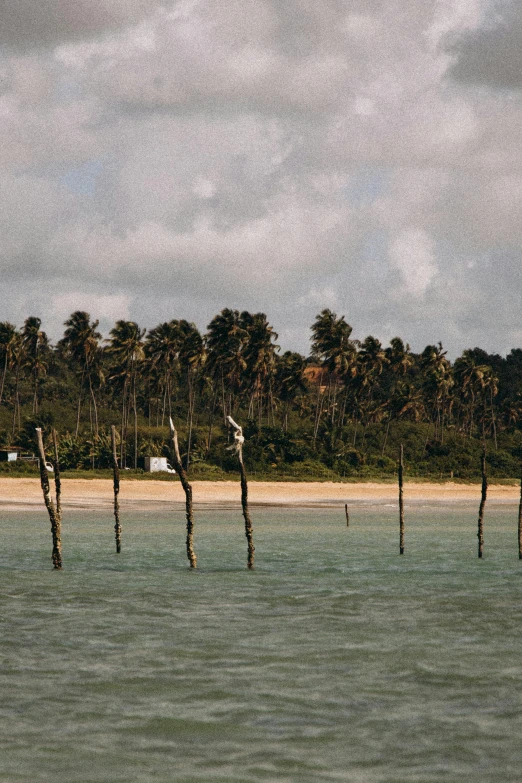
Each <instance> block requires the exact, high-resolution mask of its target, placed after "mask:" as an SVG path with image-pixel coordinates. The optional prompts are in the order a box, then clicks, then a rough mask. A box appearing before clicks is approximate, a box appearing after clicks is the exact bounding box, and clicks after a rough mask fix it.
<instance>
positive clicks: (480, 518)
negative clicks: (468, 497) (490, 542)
mask: <svg viewBox="0 0 522 783" xmlns="http://www.w3.org/2000/svg"><path fill="white" fill-rule="evenodd" d="M480 468H481V473H482V493H481V497H480V506H479V516H478V532H477V538H478V556H479V557H482V553H483V550H484V506H485V505H486V497H487V494H488V477H487V475H486V449H485V447H484V449H483V450H482V457H481V459H480Z"/></svg>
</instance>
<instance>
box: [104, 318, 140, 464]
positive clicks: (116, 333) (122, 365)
mask: <svg viewBox="0 0 522 783" xmlns="http://www.w3.org/2000/svg"><path fill="white" fill-rule="evenodd" d="M110 335H111V336H110V339H109V341H108V343H109V346H108V348H107V353H108V354H109V356H111V357H112V359H113V362H114V364H113V367H112V373H111V376H110V380H112V381H113V382H115V383H116V385H117V386H119V387H120V388H121V391H122V394H121V398H122V424H121V430H122V437H121V448H122V454H121V461H122V464H123V465H124V466H125V460H126V453H125V445H124V444H126V439H127V425H128V421H129V418H130V411H131V408H132V409H133V411H134V469H136V468H137V467H138V408H137V399H136V398H137V380H138V373H139V369H140V365H141V363H142V361H143V359H144V355H145V353H144V343H143V337H144V335H145V329H140V327H139V326H138V324H137V323H136V322H135V321H117V322H116V325H115V326H114V328H113V329H111V331H110Z"/></svg>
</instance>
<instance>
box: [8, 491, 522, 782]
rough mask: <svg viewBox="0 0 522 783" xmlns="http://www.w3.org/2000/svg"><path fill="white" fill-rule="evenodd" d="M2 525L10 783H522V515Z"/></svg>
mask: <svg viewBox="0 0 522 783" xmlns="http://www.w3.org/2000/svg"><path fill="white" fill-rule="evenodd" d="M476 512H477V508H476V507H475V506H474V505H473V506H468V505H465V504H460V505H453V506H437V507H436V506H434V505H431V506H430V505H422V504H418V505H417V506H411V507H409V508H408V509H407V518H406V521H407V529H406V554H405V555H404V556H403V557H400V556H399V554H398V522H397V509H396V508H394V507H390V506H378V505H376V506H370V505H368V506H364V507H363V506H359V507H357V508H354V509H352V510H351V521H350V527H349V528H348V529H347V528H346V524H345V519H344V509H343V508H339V509H288V508H270V509H266V508H264V509H259V508H254V509H252V517H253V522H254V536H255V544H256V570H255V571H253V572H248V571H247V570H246V568H245V564H246V540H245V537H244V533H243V525H242V518H241V515H240V511H239V510H238V509H235V510H230V509H210V508H208V509H205V510H203V511H199V512H198V514H197V518H196V534H195V547H196V552H197V555H198V569H197V570H196V571H190V570H189V569H188V567H187V560H186V556H185V551H184V546H185V541H184V517H183V512H182V510H181V509H177V510H175V511H173V512H172V513H167V512H165V511H164V510H161V511H153V510H148V511H143V512H137V511H136V510H133V511H132V513H126V512H125V510H124V509H122V523H123V551H122V553H121V554H120V555H119V556H117V555H116V554H115V552H114V542H113V530H112V525H113V520H112V519H111V516H110V512H107V511H103V512H101V511H91V510H87V511H79V510H74V511H70V510H67V509H66V510H65V512H64V525H63V551H64V570H63V571H62V572H54V571H53V570H52V568H51V559H50V554H51V553H50V531H49V522H48V519H47V517H46V515H45V510H43V509H42V510H41V511H38V510H35V509H33V510H30V511H29V510H28V511H18V512H12V511H7V510H4V511H2V512H1V518H0V534H1V536H2V551H1V553H0V580H1V598H0V605H1V616H2V633H1V639H0V649H1V654H2V659H3V666H2V673H1V683H2V686H1V693H2V700H1V702H0V729H1V731H0V781H5V782H6V783H7V781H9V783H21V782H22V781H23V782H24V783H26V782H27V783H29V781H30V782H31V783H35V782H39V781H50V780H52V781H59V783H62V782H63V783H100V782H102V781H103V782H104V783H105V782H107V783H109V782H110V783H112V782H113V781H114V782H116V781H118V782H119V781H122V782H123V781H125V783H138V782H139V783H142V782H143V783H145V782H146V783H149V781H151V782H152V781H159V782H160V783H166V782H167V781H176V783H195V781H201V782H206V781H226V782H227V783H228V782H230V783H233V782H234V781H242V782H244V783H247V782H250V781H252V782H253V781H269V782H270V783H280V782H282V781H299V782H300V783H316V782H317V781H350V782H353V783H359V782H360V783H374V782H375V783H377V782H379V783H381V782H382V783H407V782H409V781H411V783H424V782H426V783H427V782H429V783H438V782H439V781H441V782H442V781H448V783H459V782H460V781H474V783H478V782H480V783H489V782H490V781H491V783H493V781H495V783H497V781H500V780H502V781H504V783H505V782H509V781H519V780H520V769H521V765H522V743H521V742H520V737H521V735H522V655H521V653H522V633H521V628H522V600H521V599H522V562H521V561H519V560H518V550H517V532H516V525H517V509H516V506H515V505H514V504H506V505H503V506H497V507H489V508H488V509H487V516H486V535H485V557H484V559H483V560H482V561H479V560H478V559H477V556H476V542H477V539H476V517H477V513H476Z"/></svg>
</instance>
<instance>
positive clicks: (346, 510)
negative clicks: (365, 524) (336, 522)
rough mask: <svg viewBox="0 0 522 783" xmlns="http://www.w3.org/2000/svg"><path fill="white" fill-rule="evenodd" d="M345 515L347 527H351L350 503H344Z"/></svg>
mask: <svg viewBox="0 0 522 783" xmlns="http://www.w3.org/2000/svg"><path fill="white" fill-rule="evenodd" d="M344 515H345V517H346V527H350V515H349V513H348V503H345V504H344Z"/></svg>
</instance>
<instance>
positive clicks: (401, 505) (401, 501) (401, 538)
mask: <svg viewBox="0 0 522 783" xmlns="http://www.w3.org/2000/svg"><path fill="white" fill-rule="evenodd" d="M403 484H404V447H403V445H402V443H401V448H400V452H399V553H400V554H401V555H403V554H404V491H403Z"/></svg>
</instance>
